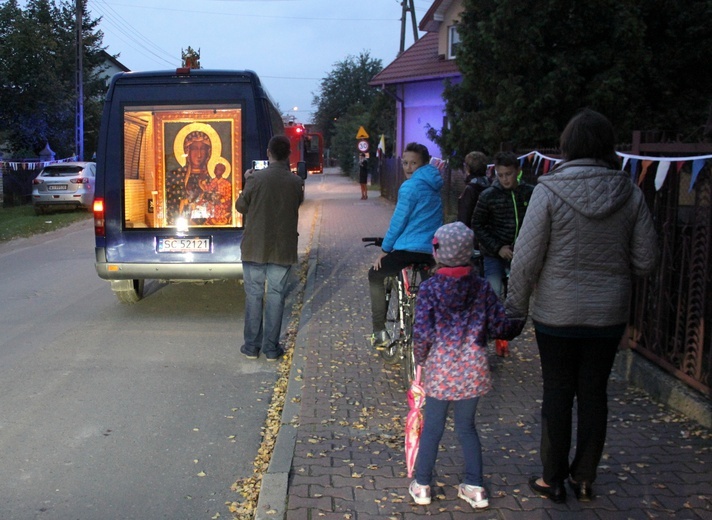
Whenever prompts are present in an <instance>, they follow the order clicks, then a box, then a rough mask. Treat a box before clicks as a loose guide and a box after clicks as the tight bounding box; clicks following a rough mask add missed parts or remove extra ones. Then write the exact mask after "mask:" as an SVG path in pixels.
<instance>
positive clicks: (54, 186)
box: [47, 184, 67, 191]
mask: <svg viewBox="0 0 712 520" xmlns="http://www.w3.org/2000/svg"><path fill="white" fill-rule="evenodd" d="M47 189H48V190H50V191H53V190H66V189H67V185H66V184H48V185H47Z"/></svg>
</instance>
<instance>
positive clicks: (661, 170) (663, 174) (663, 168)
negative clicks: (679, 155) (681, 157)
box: [655, 161, 682, 191]
mask: <svg viewBox="0 0 712 520" xmlns="http://www.w3.org/2000/svg"><path fill="white" fill-rule="evenodd" d="M680 162H682V161H680ZM669 169H670V161H660V164H658V171H657V172H656V173H655V191H660V188H662V187H663V184H665V179H666V178H667V174H668V170H669Z"/></svg>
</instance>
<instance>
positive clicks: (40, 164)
mask: <svg viewBox="0 0 712 520" xmlns="http://www.w3.org/2000/svg"><path fill="white" fill-rule="evenodd" d="M76 160H77V157H76V156H74V157H67V158H66V159H57V160H54V161H0V168H2V169H5V168H10V169H11V170H14V171H18V170H38V169H40V168H44V167H45V166H49V165H50V164H57V163H64V162H73V161H76Z"/></svg>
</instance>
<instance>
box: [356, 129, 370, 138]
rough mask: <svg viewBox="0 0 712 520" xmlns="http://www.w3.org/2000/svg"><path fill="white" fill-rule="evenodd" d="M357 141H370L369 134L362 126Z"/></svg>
mask: <svg viewBox="0 0 712 520" xmlns="http://www.w3.org/2000/svg"><path fill="white" fill-rule="evenodd" d="M356 139H368V133H367V132H366V129H365V128H364V127H362V126H359V127H358V133H357V134H356Z"/></svg>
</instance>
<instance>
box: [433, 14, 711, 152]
mask: <svg viewBox="0 0 712 520" xmlns="http://www.w3.org/2000/svg"><path fill="white" fill-rule="evenodd" d="M464 5H465V10H464V12H463V15H462V17H461V20H460V26H459V32H460V38H461V44H460V47H459V49H458V52H457V58H456V59H457V63H458V67H459V68H460V71H461V72H462V74H463V80H462V82H461V83H460V84H458V85H450V86H448V87H447V88H446V90H445V94H444V97H445V100H446V105H447V108H446V111H447V114H448V120H449V121H450V127H449V128H447V129H445V130H443V131H442V132H436V131H431V132H430V134H431V138H433V140H435V142H436V143H438V145H440V147H441V148H442V149H443V151H444V152H445V153H447V154H449V155H455V156H456V157H458V158H459V159H460V160H461V158H462V156H464V155H465V154H466V153H467V152H468V151H470V150H472V149H475V148H480V149H483V150H484V151H486V152H488V153H493V152H495V151H497V150H498V149H499V147H500V144H501V143H503V142H514V143H515V144H518V145H519V146H526V147H550V146H556V145H557V144H558V137H559V134H560V132H561V130H562V128H563V127H564V125H565V124H566V122H567V121H568V120H569V119H570V118H571V116H572V115H573V114H574V113H575V112H576V111H577V110H579V109H580V108H583V107H590V108H593V109H595V110H598V111H600V112H602V113H604V114H606V115H607V116H608V117H609V118H610V119H611V121H612V122H613V124H614V126H615V127H616V129H617V131H618V135H619V136H620V137H621V138H623V139H625V138H627V137H628V136H629V135H630V133H631V131H632V130H636V129H651V128H657V129H662V130H667V131H669V132H674V133H680V134H683V135H692V134H694V133H695V132H696V131H697V130H698V129H699V128H700V127H701V125H702V123H703V122H704V121H705V119H706V117H707V112H708V110H709V106H710V101H711V100H712V96H711V95H710V91H712V71H711V69H710V67H708V66H702V65H701V64H702V63H706V59H705V58H704V55H705V53H708V52H709V51H708V49H709V47H710V44H711V43H712V33H710V32H709V30H708V28H709V26H710V22H711V21H712V0H690V1H686V2H673V1H669V0H595V1H590V2H577V1H572V0H534V1H531V0H465V4H464ZM682 78H686V80H682V81H681V79H682Z"/></svg>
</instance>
